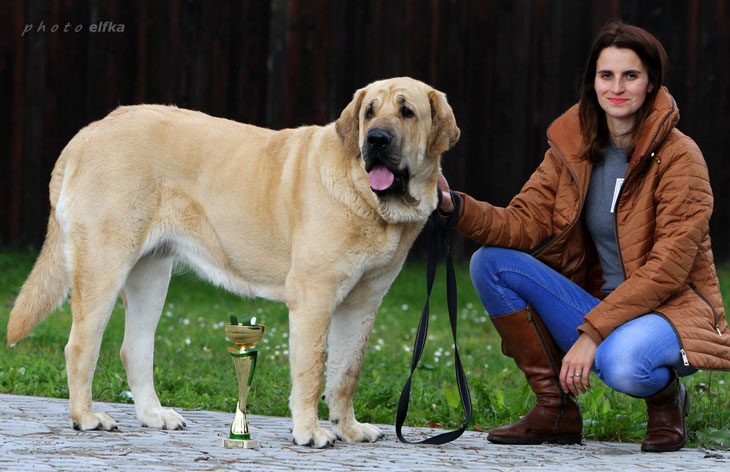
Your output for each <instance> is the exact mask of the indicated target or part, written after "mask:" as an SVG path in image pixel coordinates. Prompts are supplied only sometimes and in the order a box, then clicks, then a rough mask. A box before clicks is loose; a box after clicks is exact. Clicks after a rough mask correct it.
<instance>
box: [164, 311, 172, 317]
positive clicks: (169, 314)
mask: <svg viewBox="0 0 730 472" xmlns="http://www.w3.org/2000/svg"><path fill="white" fill-rule="evenodd" d="M165 316H167V317H168V318H172V312H171V311H170V310H168V311H166V312H165Z"/></svg>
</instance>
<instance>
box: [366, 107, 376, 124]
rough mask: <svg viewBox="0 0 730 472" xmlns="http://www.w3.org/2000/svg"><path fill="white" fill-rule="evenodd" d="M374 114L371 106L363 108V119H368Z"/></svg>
mask: <svg viewBox="0 0 730 472" xmlns="http://www.w3.org/2000/svg"><path fill="white" fill-rule="evenodd" d="M374 115H375V112H374V111H373V106H372V105H368V108H367V109H366V110H365V119H366V120H369V119H371V118H372V117H373V116H374Z"/></svg>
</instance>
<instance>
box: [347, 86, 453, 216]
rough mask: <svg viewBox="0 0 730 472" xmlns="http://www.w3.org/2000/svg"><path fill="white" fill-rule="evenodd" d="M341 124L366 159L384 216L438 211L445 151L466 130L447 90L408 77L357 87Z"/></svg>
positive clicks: (350, 146)
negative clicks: (461, 129)
mask: <svg viewBox="0 0 730 472" xmlns="http://www.w3.org/2000/svg"><path fill="white" fill-rule="evenodd" d="M336 128H337V133H338V134H339V136H340V138H341V139H342V142H343V144H344V147H345V150H346V152H347V153H348V154H351V155H352V156H357V157H358V158H361V161H362V167H363V169H364V171H365V172H366V173H367V177H368V181H369V183H370V188H371V190H372V191H373V192H374V193H375V195H376V198H377V200H378V202H379V205H380V210H381V214H383V216H385V217H386V218H387V219H388V220H391V221H409V220H416V219H423V218H424V215H425V216H428V214H429V213H430V212H431V211H433V209H434V208H435V207H436V199H437V197H436V180H437V178H438V174H439V172H440V161H439V159H440V156H441V154H442V153H443V152H444V151H446V150H448V149H449V148H451V147H452V146H453V145H454V144H455V143H456V142H457V141H458V139H459V134H460V132H459V128H458V127H457V126H456V120H455V118H454V113H453V111H452V110H451V107H450V106H449V104H448V102H447V101H446V95H444V94H443V93H442V92H439V91H438V90H435V89H433V88H431V87H429V86H428V85H426V84H424V83H423V82H419V81H417V80H414V79H410V78H406V77H402V78H395V79H388V80H381V81H378V82H373V83H371V84H370V85H368V86H367V87H364V88H362V89H360V90H358V91H357V92H355V95H354V97H353V100H352V102H350V104H349V105H348V106H347V107H346V108H345V109H344V111H343V112H342V114H341V115H340V118H339V119H338V120H337V122H336Z"/></svg>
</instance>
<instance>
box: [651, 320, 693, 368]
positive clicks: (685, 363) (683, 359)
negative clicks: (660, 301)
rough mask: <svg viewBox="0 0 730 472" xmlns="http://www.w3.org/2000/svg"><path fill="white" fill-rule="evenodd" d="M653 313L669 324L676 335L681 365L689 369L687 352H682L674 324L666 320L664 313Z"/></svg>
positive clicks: (680, 339) (680, 341) (682, 345)
mask: <svg viewBox="0 0 730 472" xmlns="http://www.w3.org/2000/svg"><path fill="white" fill-rule="evenodd" d="M653 313H655V314H657V315H659V316H661V317H662V318H664V319H665V320H667V323H669V326H671V327H672V329H673V330H674V334H676V335H677V342H679V354H680V355H681V356H682V363H683V364H684V366H685V367H689V360H688V359H687V352H686V351H685V350H684V344H683V343H682V338H681V337H679V331H677V328H675V327H674V323H672V322H671V321H669V318H667V315H665V314H664V313H662V312H660V311H655V312H653Z"/></svg>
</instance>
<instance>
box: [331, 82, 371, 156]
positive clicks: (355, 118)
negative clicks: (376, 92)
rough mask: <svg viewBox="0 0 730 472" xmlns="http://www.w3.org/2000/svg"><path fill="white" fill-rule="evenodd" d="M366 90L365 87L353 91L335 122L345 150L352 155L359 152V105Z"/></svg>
mask: <svg viewBox="0 0 730 472" xmlns="http://www.w3.org/2000/svg"><path fill="white" fill-rule="evenodd" d="M366 91H367V87H365V88H361V89H360V90H358V91H357V92H355V95H353V97H352V101H351V102H350V103H349V104H348V105H347V106H346V107H345V109H344V110H342V113H341V114H340V117H339V118H338V119H337V121H336V122H335V129H336V130H337V134H338V135H340V139H342V144H343V145H344V146H345V151H347V153H348V154H352V155H353V156H357V155H359V154H360V135H359V134H360V107H361V106H362V100H363V98H365V92H366Z"/></svg>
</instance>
